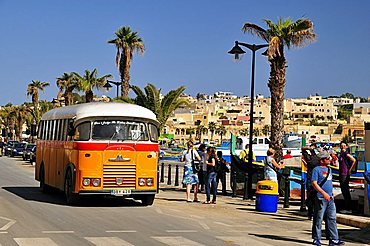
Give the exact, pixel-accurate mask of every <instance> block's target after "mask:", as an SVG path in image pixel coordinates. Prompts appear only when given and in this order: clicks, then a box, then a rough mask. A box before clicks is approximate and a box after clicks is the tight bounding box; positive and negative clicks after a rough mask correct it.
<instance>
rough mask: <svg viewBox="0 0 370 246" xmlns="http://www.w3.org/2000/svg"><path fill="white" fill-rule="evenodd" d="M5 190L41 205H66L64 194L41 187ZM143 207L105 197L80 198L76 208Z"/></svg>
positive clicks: (131, 202)
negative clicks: (48, 191)
mask: <svg viewBox="0 0 370 246" xmlns="http://www.w3.org/2000/svg"><path fill="white" fill-rule="evenodd" d="M2 188H3V189H4V190H6V191H8V192H10V193H13V194H14V195H17V196H18V197H21V198H23V199H25V200H28V201H36V202H41V203H50V204H56V205H66V206H68V205H67V204H66V202H65V198H64V195H63V193H62V192H60V191H57V190H55V191H54V192H51V193H50V194H45V193H42V192H41V190H40V188H39V187H22V186H16V187H2ZM121 206H125V207H141V206H142V205H141V202H139V201H136V200H133V199H130V198H122V197H117V198H116V197H104V196H88V197H80V199H79V202H78V203H77V204H76V205H74V207H121Z"/></svg>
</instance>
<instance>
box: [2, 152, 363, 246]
mask: <svg viewBox="0 0 370 246" xmlns="http://www.w3.org/2000/svg"><path fill="white" fill-rule="evenodd" d="M0 185H1V189H0V245H6V246H7V245H21V246H23V245H30V246H33V245H35V246H36V245H37V246H42V245H48V246H53V245H109V246H116V245H256V246H259V245H309V244H310V243H311V236H310V231H311V222H310V221H308V220H306V219H305V218H303V217H299V216H294V215H290V214H288V213H285V212H280V211H279V212H278V213H277V214H266V213H256V212H255V210H254V209H253V207H251V206H250V205H248V202H245V201H242V200H241V199H239V198H234V199H231V198H229V197H219V198H218V203H217V204H216V205H204V204H199V203H186V202H185V194H184V193H183V192H179V191H174V190H171V189H162V190H161V192H160V193H159V194H158V195H157V198H156V200H155V203H154V205H153V206H151V207H142V206H141V205H140V202H136V201H134V200H130V199H126V200H124V199H94V198H90V199H84V200H83V201H82V202H81V204H79V205H78V206H74V207H71V206H67V205H66V204H65V202H64V198H63V195H62V194H60V193H57V192H55V193H53V194H43V193H41V191H40V189H39V188H38V185H39V184H38V182H36V181H35V180H34V167H33V166H31V165H29V164H28V163H25V162H23V161H21V159H18V158H9V157H1V158H0ZM200 198H201V199H203V200H204V194H201V195H200ZM339 229H340V233H341V235H347V236H348V235H351V234H353V233H359V229H356V228H353V227H348V226H339ZM324 242H326V243H327V241H324ZM348 245H360V244H359V243H358V242H356V241H355V240H353V241H352V243H348Z"/></svg>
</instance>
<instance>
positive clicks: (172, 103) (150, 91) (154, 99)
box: [124, 83, 189, 132]
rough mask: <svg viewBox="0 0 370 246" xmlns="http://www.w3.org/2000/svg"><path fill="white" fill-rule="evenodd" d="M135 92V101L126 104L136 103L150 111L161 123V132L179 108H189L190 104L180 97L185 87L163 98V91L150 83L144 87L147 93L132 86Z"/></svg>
mask: <svg viewBox="0 0 370 246" xmlns="http://www.w3.org/2000/svg"><path fill="white" fill-rule="evenodd" d="M131 88H132V90H133V92H134V93H135V94H136V98H134V99H124V101H126V102H131V103H132V102H134V103H135V104H137V105H140V106H143V107H145V108H148V109H150V110H151V111H153V113H154V114H155V115H156V117H157V120H158V121H159V123H160V126H159V130H160V132H161V131H162V129H163V128H164V126H165V125H166V122H167V120H168V118H169V117H170V116H171V114H172V113H173V112H174V111H175V110H176V109H177V108H179V107H182V106H187V105H188V104H189V102H188V101H187V100H186V99H184V98H180V95H181V94H182V92H183V91H184V90H185V86H180V87H179V88H177V89H175V90H171V91H170V92H168V93H167V94H166V95H164V96H163V97H162V96H161V89H157V88H156V87H155V86H154V85H153V84H150V83H148V84H147V85H146V86H145V87H144V91H145V93H144V92H143V91H142V90H141V89H140V88H139V87H138V86H135V85H133V86H131Z"/></svg>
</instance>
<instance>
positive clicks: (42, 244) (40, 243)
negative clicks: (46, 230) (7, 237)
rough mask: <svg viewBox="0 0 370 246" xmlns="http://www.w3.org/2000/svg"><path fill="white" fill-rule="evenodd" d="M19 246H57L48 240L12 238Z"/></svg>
mask: <svg viewBox="0 0 370 246" xmlns="http://www.w3.org/2000/svg"><path fill="white" fill-rule="evenodd" d="M14 241H15V242H16V243H17V244H18V245H19V246H58V244H56V243H55V242H54V241H53V240H51V239H50V238H14Z"/></svg>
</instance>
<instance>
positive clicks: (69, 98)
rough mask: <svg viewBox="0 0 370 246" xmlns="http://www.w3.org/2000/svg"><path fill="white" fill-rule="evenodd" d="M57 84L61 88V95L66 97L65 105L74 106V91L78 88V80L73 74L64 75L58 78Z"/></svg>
mask: <svg viewBox="0 0 370 246" xmlns="http://www.w3.org/2000/svg"><path fill="white" fill-rule="evenodd" d="M56 84H57V86H58V88H59V93H58V95H59V94H61V95H63V96H64V105H66V106H68V105H72V104H73V90H74V89H76V88H77V86H78V84H77V80H76V77H75V76H74V74H73V73H70V74H68V73H63V75H62V76H61V77H59V78H57V81H56Z"/></svg>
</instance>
